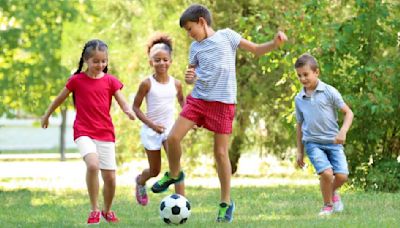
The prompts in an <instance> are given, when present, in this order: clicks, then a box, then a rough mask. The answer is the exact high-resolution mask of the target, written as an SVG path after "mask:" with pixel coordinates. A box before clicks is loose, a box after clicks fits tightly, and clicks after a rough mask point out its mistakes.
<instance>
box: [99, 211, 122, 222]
mask: <svg viewBox="0 0 400 228" xmlns="http://www.w3.org/2000/svg"><path fill="white" fill-rule="evenodd" d="M101 216H103V218H104V219H105V220H106V221H107V222H111V223H117V222H119V219H118V218H117V216H116V215H115V213H114V211H109V212H107V213H105V212H104V211H101Z"/></svg>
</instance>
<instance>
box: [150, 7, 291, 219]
mask: <svg viewBox="0 0 400 228" xmlns="http://www.w3.org/2000/svg"><path fill="white" fill-rule="evenodd" d="M179 23H180V26H181V27H183V28H184V29H185V30H186V31H187V33H188V35H189V36H190V37H191V38H193V39H194V42H193V43H192V44H191V47H190V55H189V64H190V66H189V68H188V69H187V70H186V74H185V81H186V82H187V83H188V84H192V83H195V85H194V89H193V91H192V93H191V95H189V96H188V97H187V100H186V103H185V106H184V107H183V110H182V112H181V114H180V116H179V117H178V119H177V121H176V122H175V125H174V126H173V128H172V130H171V132H170V134H169V136H168V139H167V144H168V153H167V155H168V162H169V169H170V171H169V172H167V173H166V174H165V175H164V177H163V178H162V179H161V180H159V181H158V182H156V183H155V184H154V185H153V187H152V191H153V192H155V193H158V192H162V191H165V190H166V189H167V188H168V186H169V185H171V184H174V183H177V182H180V181H182V180H183V179H184V174H183V172H182V171H181V167H180V158H181V154H182V152H181V146H180V144H181V140H182V139H183V137H184V136H185V135H186V133H187V132H188V131H189V130H190V129H191V128H192V127H193V126H195V125H198V126H203V127H204V128H206V129H208V130H210V131H212V132H214V157H215V160H216V163H217V173H218V178H219V180H220V185H221V196H220V204H219V207H218V215H217V219H216V221H217V222H232V220H233V211H234V209H235V204H234V202H233V200H231V196H230V187H231V185H230V182H231V165H230V161H229V155H228V147H229V136H230V134H231V133H232V122H233V119H234V115H235V104H236V69H235V68H236V67H235V59H236V49H237V48H238V47H239V48H241V49H244V50H246V51H250V52H252V53H254V54H255V55H257V56H259V55H263V54H264V53H267V52H270V51H272V50H273V49H275V48H278V47H279V46H280V45H282V44H283V43H284V42H285V41H286V40H287V38H286V35H285V34H284V33H283V32H278V33H277V34H276V36H275V38H274V39H273V40H272V41H269V42H266V43H263V44H255V43H253V42H251V41H248V40H246V39H244V38H242V37H241V36H240V35H239V34H238V33H236V32H235V31H233V30H231V29H223V30H218V31H214V30H213V28H212V27H211V14H210V12H209V10H208V9H207V8H206V7H204V6H202V5H198V4H194V5H191V6H189V7H188V8H187V9H186V10H185V11H184V12H183V14H182V16H181V17H180V21H179Z"/></svg>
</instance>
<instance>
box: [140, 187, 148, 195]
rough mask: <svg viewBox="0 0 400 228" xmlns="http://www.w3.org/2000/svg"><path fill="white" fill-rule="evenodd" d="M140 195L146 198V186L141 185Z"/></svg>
mask: <svg viewBox="0 0 400 228" xmlns="http://www.w3.org/2000/svg"><path fill="white" fill-rule="evenodd" d="M139 195H140V196H145V195H147V194H146V186H144V185H139Z"/></svg>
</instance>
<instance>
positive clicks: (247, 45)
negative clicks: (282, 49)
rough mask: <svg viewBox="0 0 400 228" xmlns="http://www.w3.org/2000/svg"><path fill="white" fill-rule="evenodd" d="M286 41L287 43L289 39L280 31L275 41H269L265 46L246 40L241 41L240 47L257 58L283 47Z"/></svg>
mask: <svg viewBox="0 0 400 228" xmlns="http://www.w3.org/2000/svg"><path fill="white" fill-rule="evenodd" d="M285 41H287V37H286V35H285V33H283V32H281V31H279V32H278V33H277V34H276V35H275V37H274V39H273V40H271V41H268V42H266V43H263V44H256V43H253V42H251V41H249V40H246V39H244V38H242V39H241V41H240V43H239V47H240V48H241V49H244V50H246V51H250V52H251V53H253V54H254V55H256V56H261V55H263V54H265V53H268V52H270V51H272V50H274V49H276V48H278V47H279V46H281V45H282V44H283V43H284V42H285Z"/></svg>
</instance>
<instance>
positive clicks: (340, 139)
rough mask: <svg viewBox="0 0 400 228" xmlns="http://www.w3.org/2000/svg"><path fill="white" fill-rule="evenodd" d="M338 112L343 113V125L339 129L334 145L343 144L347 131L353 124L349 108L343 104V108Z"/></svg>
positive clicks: (352, 115)
mask: <svg viewBox="0 0 400 228" xmlns="http://www.w3.org/2000/svg"><path fill="white" fill-rule="evenodd" d="M340 110H341V111H342V112H343V113H344V119H343V125H342V127H341V128H340V131H339V133H338V134H337V136H336V138H335V142H334V143H336V144H344V143H345V141H346V134H347V131H349V128H350V126H351V123H352V122H353V117H354V114H353V112H352V111H351V109H350V108H349V106H347V104H345V105H344V106H343V108H341V109H340Z"/></svg>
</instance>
